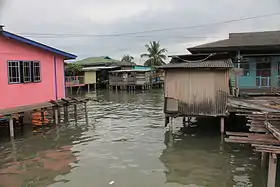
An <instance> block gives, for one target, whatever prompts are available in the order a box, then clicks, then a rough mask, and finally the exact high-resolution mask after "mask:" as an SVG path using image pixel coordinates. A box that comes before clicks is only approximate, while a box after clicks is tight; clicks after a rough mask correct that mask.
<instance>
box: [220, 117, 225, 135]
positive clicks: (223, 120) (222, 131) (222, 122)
mask: <svg viewBox="0 0 280 187" xmlns="http://www.w3.org/2000/svg"><path fill="white" fill-rule="evenodd" d="M220 123H221V124H220V126H221V134H224V132H225V118H224V117H221V122H220Z"/></svg>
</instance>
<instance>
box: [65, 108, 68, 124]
mask: <svg viewBox="0 0 280 187" xmlns="http://www.w3.org/2000/svg"><path fill="white" fill-rule="evenodd" d="M64 122H65V123H66V122H68V106H64Z"/></svg>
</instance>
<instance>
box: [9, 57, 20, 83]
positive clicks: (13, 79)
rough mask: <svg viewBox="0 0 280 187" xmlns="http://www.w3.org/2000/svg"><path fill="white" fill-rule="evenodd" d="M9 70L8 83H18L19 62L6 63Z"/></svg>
mask: <svg viewBox="0 0 280 187" xmlns="http://www.w3.org/2000/svg"><path fill="white" fill-rule="evenodd" d="M8 69H9V83H11V84H14V83H20V62H18V61H10V62H8Z"/></svg>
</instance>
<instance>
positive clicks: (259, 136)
mask: <svg viewBox="0 0 280 187" xmlns="http://www.w3.org/2000/svg"><path fill="white" fill-rule="evenodd" d="M226 135H228V136H243V137H250V138H254V137H256V138H270V139H275V137H274V136H273V135H271V134H260V133H246V132H228V131H227V132H226Z"/></svg>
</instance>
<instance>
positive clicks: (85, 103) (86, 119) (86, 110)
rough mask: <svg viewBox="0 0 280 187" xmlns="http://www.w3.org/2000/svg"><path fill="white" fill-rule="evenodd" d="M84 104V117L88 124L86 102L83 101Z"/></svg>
mask: <svg viewBox="0 0 280 187" xmlns="http://www.w3.org/2000/svg"><path fill="white" fill-rule="evenodd" d="M84 105H85V117H86V124H88V113H87V103H86V102H85V103H84Z"/></svg>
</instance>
